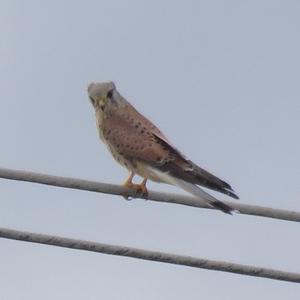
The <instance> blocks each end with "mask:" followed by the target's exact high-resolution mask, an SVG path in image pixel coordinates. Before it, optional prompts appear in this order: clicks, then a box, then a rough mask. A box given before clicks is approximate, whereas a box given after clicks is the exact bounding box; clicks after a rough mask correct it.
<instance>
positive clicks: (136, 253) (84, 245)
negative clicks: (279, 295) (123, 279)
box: [0, 228, 300, 283]
mask: <svg viewBox="0 0 300 300" xmlns="http://www.w3.org/2000/svg"><path fill="white" fill-rule="evenodd" d="M0 237H2V238H6V239H11V240H19V241H24V242H31V243H38V244H45V245H52V246H58V247H64V248H71V249H77V250H85V251H91V252H97V253H104V254H110V255H118V256H126V257H132V258H137V259H143V260H150V261H157V262H163V263H169V264H175V265H182V266H188V267H193V268H200V269H207V270H215V271H223V272H229V273H235V274H242V275H248V276H255V277H263V278H269V279H275V280H281V281H289V282H296V283H300V274H297V273H291V272H285V271H280V270H275V269H268V268H260V267H253V266H248V265H241V264H236V263H229V262H225V261H217V260H209V259H203V258H196V257H191V256H183V255H175V254H170V253H165V252H158V251H149V250H144V249H139V248H132V247H126V246H117V245H109V244H103V243H96V242H91V241H83V240H77V239H71V238H65V237H60V236H54V235H46V234H39V233H32V232H25V231H18V230H12V229H7V228H0Z"/></svg>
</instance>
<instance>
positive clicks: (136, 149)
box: [88, 82, 238, 213]
mask: <svg viewBox="0 0 300 300" xmlns="http://www.w3.org/2000/svg"><path fill="white" fill-rule="evenodd" d="M88 94H89V98H90V100H91V102H92V104H93V106H94V108H95V114H96V120H97V128H98V131H99V135H100V138H101V139H102V141H103V142H104V143H105V144H106V145H107V147H108V149H109V151H110V152H111V154H112V155H113V157H114V158H115V160H116V161H117V162H119V163H120V164H121V165H123V166H124V167H126V168H127V169H128V170H129V171H130V172H131V175H130V177H129V178H128V180H127V181H126V183H125V184H126V186H128V187H133V188H138V189H141V190H142V191H143V192H144V193H147V189H146V181H147V179H150V180H153V181H156V182H163V183H168V184H173V185H177V186H179V187H181V188H182V189H184V190H186V191H188V192H189V193H191V194H193V195H194V196H196V197H198V198H199V200H202V201H203V202H205V203H206V204H208V205H210V206H213V207H216V208H218V209H220V210H222V211H224V212H226V213H231V211H232V210H233V209H232V208H231V207H230V206H229V205H227V204H225V203H223V202H221V201H219V200H217V199H216V198H214V197H213V196H211V195H210V194H208V193H206V192H205V191H204V190H202V189H201V188H200V187H199V185H200V186H203V187H206V188H209V189H212V190H215V191H218V192H221V193H223V194H226V195H228V196H230V197H233V198H235V199H238V197H237V196H236V194H235V193H234V192H233V190H232V188H231V187H230V185H229V184H228V183H226V182H224V181H223V180H221V179H219V178H217V177H216V176H214V175H212V174H211V173H209V172H207V171H205V170H204V169H202V168H200V167H199V166H197V165H196V164H195V163H193V162H192V161H191V160H188V159H187V158H186V157H185V156H184V155H183V154H182V153H181V152H180V151H179V150H177V149H176V148H175V147H174V146H173V145H172V144H171V143H170V142H169V140H168V139H167V138H166V137H165V136H164V134H163V133H162V132H161V131H160V130H159V129H158V128H157V127H156V126H155V125H154V124H152V123H151V121H149V120H148V119H147V118H146V117H144V116H143V115H141V114H140V113H139V112H138V111H137V110H136V109H135V108H134V107H133V106H132V105H131V104H130V103H129V102H128V101H127V100H126V99H124V98H123V97H122V96H121V95H120V93H119V92H118V91H117V89H116V87H115V85H114V83H112V82H106V83H91V84H90V85H89V87H88ZM135 174H138V175H140V176H141V177H143V178H144V180H143V182H142V184H141V185H134V184H132V178H133V176H134V175H135Z"/></svg>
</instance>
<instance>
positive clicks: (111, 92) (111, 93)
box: [107, 90, 114, 98]
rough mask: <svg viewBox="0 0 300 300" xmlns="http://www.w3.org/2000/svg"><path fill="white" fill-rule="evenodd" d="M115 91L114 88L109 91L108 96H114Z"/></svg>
mask: <svg viewBox="0 0 300 300" xmlns="http://www.w3.org/2000/svg"><path fill="white" fill-rule="evenodd" d="M113 92H114V90H110V91H108V93H107V98H111V97H112V96H113Z"/></svg>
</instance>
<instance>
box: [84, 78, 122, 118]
mask: <svg viewBox="0 0 300 300" xmlns="http://www.w3.org/2000/svg"><path fill="white" fill-rule="evenodd" d="M87 90H88V95H89V98H90V100H91V103H92V105H93V106H94V108H95V110H99V111H102V112H105V111H108V110H111V109H113V108H117V107H118V105H119V102H120V101H121V96H120V94H119V93H118V91H117V89H116V86H115V84H114V83H113V82H92V83H90V84H89V86H88V89H87Z"/></svg>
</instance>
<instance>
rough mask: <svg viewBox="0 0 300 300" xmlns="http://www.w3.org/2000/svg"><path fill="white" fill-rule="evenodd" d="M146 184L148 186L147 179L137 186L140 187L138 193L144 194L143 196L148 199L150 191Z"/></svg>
mask: <svg viewBox="0 0 300 300" xmlns="http://www.w3.org/2000/svg"><path fill="white" fill-rule="evenodd" d="M146 184H147V178H144V179H143V181H142V182H141V183H140V184H137V187H138V191H140V192H142V196H143V197H146V198H147V196H148V190H147V187H146Z"/></svg>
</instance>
